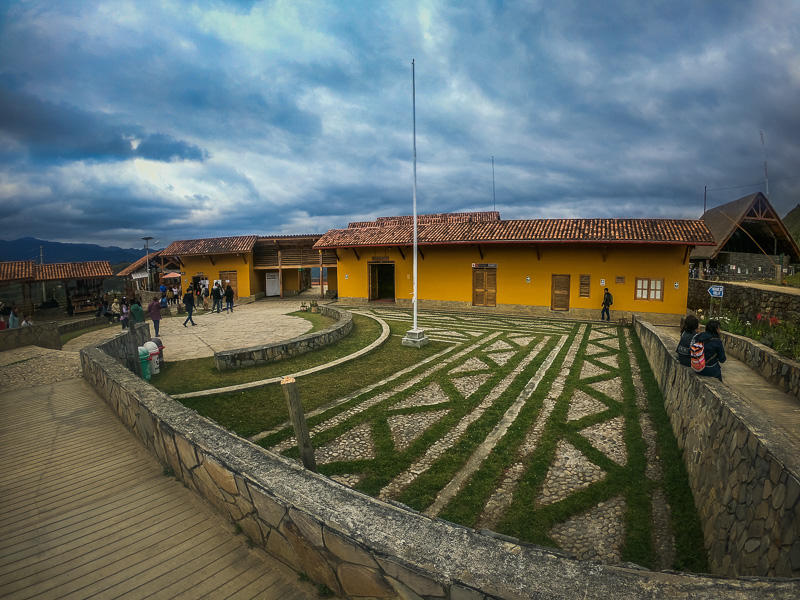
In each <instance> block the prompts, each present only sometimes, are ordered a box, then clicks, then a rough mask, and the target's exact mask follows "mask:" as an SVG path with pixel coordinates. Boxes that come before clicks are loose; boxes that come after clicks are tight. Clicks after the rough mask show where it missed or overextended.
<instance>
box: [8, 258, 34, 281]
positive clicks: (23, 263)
mask: <svg viewBox="0 0 800 600" xmlns="http://www.w3.org/2000/svg"><path fill="white" fill-rule="evenodd" d="M33 265H34V262H33V261H32V260H10V261H3V262H0V281H8V282H12V281H25V280H27V279H33Z"/></svg>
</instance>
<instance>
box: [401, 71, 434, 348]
mask: <svg viewBox="0 0 800 600" xmlns="http://www.w3.org/2000/svg"><path fill="white" fill-rule="evenodd" d="M411 113H412V121H413V141H414V191H413V217H412V218H413V221H414V266H413V282H412V286H413V287H412V292H411V305H412V307H413V310H414V324H413V326H412V327H411V329H410V330H409V331H408V332H406V336H405V337H404V338H403V341H402V344H403V346H413V347H415V348H421V347H422V346H424V345H426V344H427V343H428V341H429V340H428V338H427V337H425V332H424V331H423V330H421V329H419V328H418V327H417V304H418V303H417V88H416V75H415V70H414V59H413V58H412V59H411Z"/></svg>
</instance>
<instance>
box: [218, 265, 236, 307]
mask: <svg viewBox="0 0 800 600" xmlns="http://www.w3.org/2000/svg"><path fill="white" fill-rule="evenodd" d="M236 275H237V273H236V271H220V272H219V278H220V280H222V290H223V291H225V290H226V289H228V286H229V285H230V286H231V289H232V290H233V299H234V300H238V299H239V286H238V284H237V281H236Z"/></svg>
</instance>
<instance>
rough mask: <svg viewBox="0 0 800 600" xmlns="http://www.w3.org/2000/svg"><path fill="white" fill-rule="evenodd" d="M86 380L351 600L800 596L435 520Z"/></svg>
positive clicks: (184, 475)
mask: <svg viewBox="0 0 800 600" xmlns="http://www.w3.org/2000/svg"><path fill="white" fill-rule="evenodd" d="M81 363H82V366H83V373H84V377H85V378H86V380H87V381H88V382H89V383H90V384H91V385H92V386H93V387H94V389H96V390H97V392H98V394H99V395H100V396H101V397H102V398H103V399H104V400H105V401H106V402H107V403H108V404H109V406H110V407H111V409H112V410H113V411H114V412H115V413H116V414H117V415H118V416H119V418H120V420H121V421H122V422H123V423H125V424H126V425H127V426H128V427H129V428H130V429H131V430H132V431H133V432H134V433H135V434H136V435H137V436H138V437H139V439H140V440H141V441H142V443H143V444H144V445H145V446H146V447H147V449H148V450H149V451H150V452H151V453H152V454H154V455H155V456H156V457H158V459H159V460H160V461H161V462H162V463H163V464H164V465H166V466H168V467H169V468H170V469H171V470H172V471H173V472H174V474H175V476H176V477H177V478H179V479H180V480H181V481H183V482H184V483H185V484H186V485H187V486H188V487H189V488H190V489H192V490H194V491H195V492H197V493H198V494H199V495H201V496H202V497H203V498H205V499H206V500H207V501H208V502H209V503H210V504H211V505H212V506H214V507H215V508H216V509H217V510H218V511H219V512H220V513H221V514H222V515H224V516H225V517H227V518H228V519H230V520H231V521H232V522H234V523H236V524H238V525H239V526H240V527H241V529H242V531H243V533H244V534H245V535H247V536H248V538H250V539H251V540H252V541H253V543H254V544H256V545H258V546H260V547H261V548H263V549H265V550H266V551H267V552H268V553H269V554H271V555H272V556H273V557H275V558H276V559H278V560H280V561H282V562H284V563H285V564H287V565H289V566H291V567H292V568H294V569H295V570H297V571H300V572H303V573H306V574H307V575H308V576H309V577H310V578H311V579H312V580H314V581H315V582H317V583H319V584H324V585H326V586H328V587H329V588H330V589H331V590H333V591H334V592H336V593H337V594H341V595H343V596H345V597H346V598H351V599H357V598H359V599H366V598H386V599H387V600H392V599H393V600H434V599H436V600H521V599H523V598H537V599H539V600H556V599H558V600H565V599H567V598H570V599H571V598H580V599H582V600H600V599H603V600H607V599H609V598H620V599H628V600H639V599H641V600H645V599H652V598H692V599H693V600H711V599H714V600H719V599H731V600H733V599H735V600H745V599H748V600H750V599H753V598H779V597H780V598H796V597H800V580H767V579H759V578H752V579H746V580H726V579H720V578H714V577H704V576H699V575H681V574H677V573H670V572H664V573H653V572H650V571H647V570H644V569H641V568H638V567H636V566H635V565H628V566H624V567H622V566H620V567H608V566H603V565H599V564H597V563H590V562H582V561H578V560H576V559H574V558H571V557H569V556H567V555H565V554H564V553H561V552H558V551H555V550H552V549H548V548H542V547H538V546H534V545H531V544H525V543H520V542H518V541H517V540H514V539H512V538H506V537H503V536H496V535H494V534H491V533H490V532H488V533H487V532H477V531H474V530H472V529H469V528H466V527H460V526H458V525H455V524H453V523H449V522H447V521H443V520H441V519H430V518H428V517H425V516H423V515H421V514H419V513H416V512H414V511H411V510H409V509H407V508H405V507H403V506H400V505H396V504H393V503H387V502H382V501H380V500H376V499H374V498H371V497H369V496H365V495H364V494H361V493H359V492H356V491H354V490H352V489H351V488H348V487H346V486H344V485H341V484H339V483H337V482H334V481H332V480H330V479H327V478H326V477H324V476H322V475H318V474H315V473H312V472H309V471H306V470H304V469H303V468H302V467H301V466H300V465H299V464H298V463H296V462H295V461H292V460H289V459H287V458H285V457H283V456H279V455H275V454H273V453H271V452H268V451H266V450H264V449H262V448H260V447H258V446H256V445H255V444H252V443H250V442H248V441H246V440H243V439H241V438H239V437H237V436H235V435H234V434H232V433H231V432H229V431H227V430H225V429H223V428H222V427H219V426H218V425H216V424H215V423H214V422H213V421H210V420H208V419H205V418H203V417H201V416H199V415H198V414H197V413H195V412H194V411H192V410H189V409H188V408H186V407H184V406H183V405H181V404H179V403H177V402H175V401H174V400H172V399H171V398H170V397H169V396H167V395H165V394H163V393H162V392H160V391H158V390H156V389H155V388H153V387H152V386H150V385H149V384H147V383H146V382H144V381H142V380H140V379H138V378H136V377H134V376H133V375H132V374H131V373H130V372H129V371H128V370H127V369H125V368H123V367H122V366H121V365H120V364H119V363H117V362H116V361H115V360H114V359H112V358H111V357H109V356H108V355H107V354H105V353H104V352H102V351H101V350H100V349H98V348H86V349H84V350H82V351H81Z"/></svg>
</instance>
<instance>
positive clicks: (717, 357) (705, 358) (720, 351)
mask: <svg viewBox="0 0 800 600" xmlns="http://www.w3.org/2000/svg"><path fill="white" fill-rule="evenodd" d="M689 353H690V357H691V365H692V369H694V371H695V372H696V373H697V374H698V375H705V376H706V377H716V378H717V379H719V380H720V381H722V368H721V367H720V364H722V363H724V362H725V361H726V360H727V357H726V356H725V347H724V346H723V345H722V340H720V339H719V321H717V320H716V319H711V320H710V321H709V322H708V323H706V330H705V331H704V332H702V333H698V334H697V336H696V337H695V338H694V340H693V341H692V346H691V349H690V351H689Z"/></svg>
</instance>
